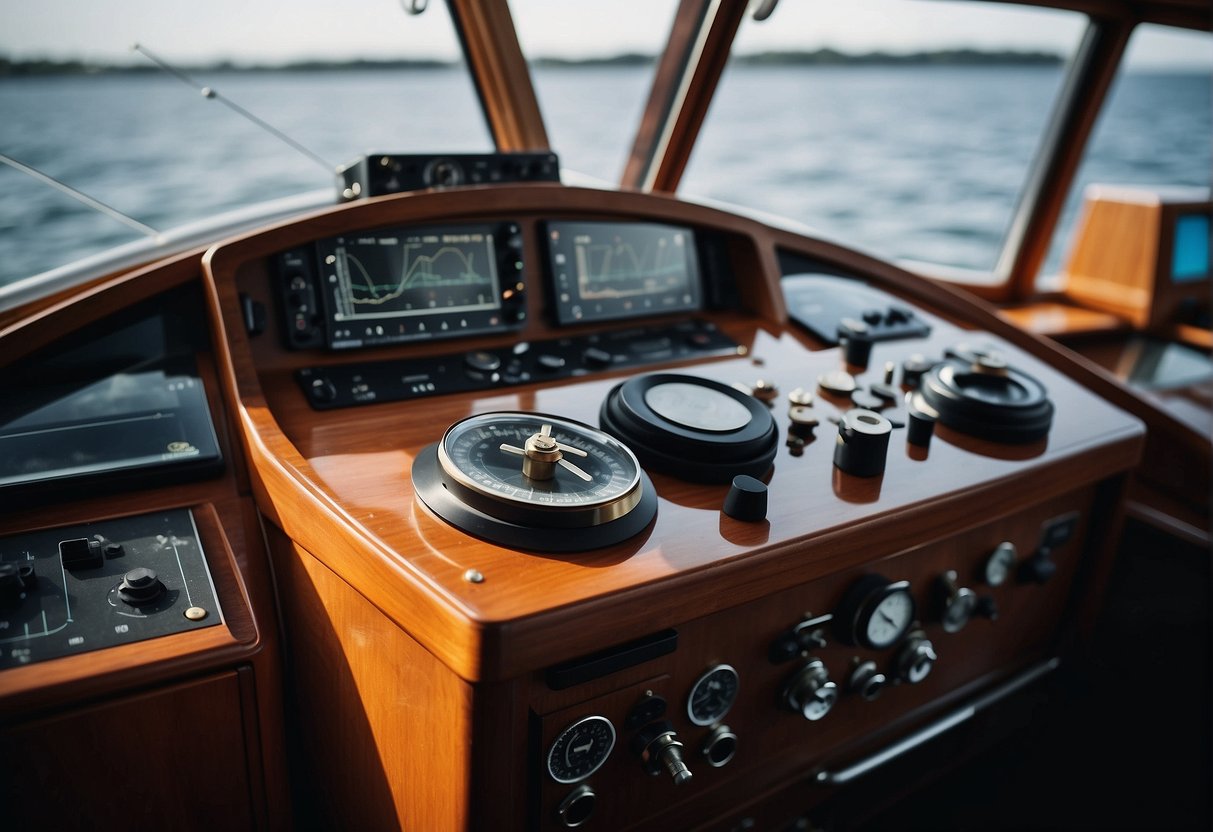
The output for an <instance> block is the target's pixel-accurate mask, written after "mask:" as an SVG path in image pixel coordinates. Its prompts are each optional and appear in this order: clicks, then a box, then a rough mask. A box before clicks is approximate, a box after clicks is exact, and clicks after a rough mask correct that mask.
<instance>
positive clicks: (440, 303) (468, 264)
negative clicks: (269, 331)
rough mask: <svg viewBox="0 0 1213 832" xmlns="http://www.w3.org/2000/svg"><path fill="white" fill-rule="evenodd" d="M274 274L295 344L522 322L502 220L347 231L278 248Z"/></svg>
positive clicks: (517, 242) (330, 344) (503, 328)
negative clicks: (288, 248)
mask: <svg viewBox="0 0 1213 832" xmlns="http://www.w3.org/2000/svg"><path fill="white" fill-rule="evenodd" d="M278 272H279V296H280V298H281V300H282V309H283V316H284V319H283V322H284V324H285V332H286V341H287V346H289V347H292V348H295V349H305V348H315V347H323V348H326V349H329V350H346V349H358V348H361V347H371V346H382V345H387V344H398V343H403V342H408V341H424V340H430V339H433V338H450V337H459V336H463V335H473V334H484V333H492V332H508V331H511V330H517V329H520V328H521V327H522V326H523V324H524V323H525V321H526V275H525V271H524V264H523V259H522V236H521V234H520V233H519V229H518V226H517V224H515V223H512V222H499V223H480V224H469V225H451V226H434V227H417V228H381V229H376V230H373V231H355V232H352V233H350V234H343V235H340V236H337V237H330V238H327V239H323V240H318V241H316V243H315V244H314V245H313V246H311V247H308V248H300V249H294V250H291V251H288V252H284V253H283V254H281V255H280V256H279V258H278Z"/></svg>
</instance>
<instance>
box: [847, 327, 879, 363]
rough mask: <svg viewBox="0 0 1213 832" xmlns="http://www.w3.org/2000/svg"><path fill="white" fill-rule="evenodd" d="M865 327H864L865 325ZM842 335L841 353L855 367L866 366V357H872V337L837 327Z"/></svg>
mask: <svg viewBox="0 0 1213 832" xmlns="http://www.w3.org/2000/svg"><path fill="white" fill-rule="evenodd" d="M865 329H866V327H865ZM839 334H840V335H841V336H842V339H843V341H842V354H843V357H844V358H845V359H846V362H847V363H848V364H852V365H854V366H856V367H867V366H868V359H869V358H871V357H872V339H871V338H869V337H868V335H867V334H866V332H865V333H862V334H861V333H858V332H855V331H853V330H849V329H848V330H844V329H842V328H840V329H839Z"/></svg>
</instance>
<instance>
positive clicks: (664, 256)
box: [547, 222, 702, 324]
mask: <svg viewBox="0 0 1213 832" xmlns="http://www.w3.org/2000/svg"><path fill="white" fill-rule="evenodd" d="M547 243H548V262H549V267H550V269H551V274H552V283H553V295H554V297H553V301H554V304H553V306H554V311H555V317H556V320H557V322H558V323H561V324H571V323H581V322H586V321H606V320H616V319H620V318H638V317H644V316H648V315H662V314H667V313H670V312H686V311H694V310H697V309H700V308H701V306H702V291H701V288H700V280H699V264H698V260H697V258H696V256H695V237H694V234H693V233H692V232H691V231H690V229H687V228H679V227H677V226H672V225H659V224H656V223H626V224H623V223H606V222H549V223H548V224H547Z"/></svg>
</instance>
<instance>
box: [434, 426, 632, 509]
mask: <svg viewBox="0 0 1213 832" xmlns="http://www.w3.org/2000/svg"><path fill="white" fill-rule="evenodd" d="M540 436H542V437H543V439H540V440H539V441H540V443H545V442H547V443H549V447H550V443H555V447H556V448H558V449H559V453H555V452H552V451H547V454H548V455H547V456H542V455H535V454H534V452H533V451H528V449H533V448H534V447H535V445H534V443H532V445H530V446H528V442H529V441H531V440H534V439H537V438H538V437H540ZM528 453H531V454H532V455H533V456H535V460H538V459H539V458H540V457H541V456H542V459H543V460H544V461H543V462H540V463H535V460H532V459H528V458H527V454H528ZM554 457H558V460H557V461H554V462H553V461H551V460H552V459H553V458H554ZM438 461H439V465H440V466H441V469H442V475H443V479H444V482H445V483H446V485H447V487H448V488H449V489H450V490H451V491H452V492H453V493H455V494H456V495H457V496H459V497H460V498H461V499H463V500H465V501H466V502H468V503H469V504H470V505H473V506H474V507H476V508H477V509H479V510H481V511H484V512H486V513H488V514H491V515H492V516H494V517H496V518H498V519H502V520H506V521H508V522H513V523H519V524H523V525H544V524H545V519H546V520H549V521H551V522H550V523H548V524H549V525H558V526H592V525H597V524H599V523H604V522H607V521H610V520H614V519H615V518H617V517H620V516H622V515H624V514H626V513H627V512H628V511H630V510H631V509H632V508H633V507H634V506H635V505H636V504H637V502H639V500H640V490H641V480H640V464H639V463H638V462H637V461H636V457H635V455H634V454H633V453H632V452H631V451H630V450H629V449H628V448H627V447H626V446H625V445H623V444H622V443H620V442H619V441H617V440H616V439H613V438H612V437H610V436H608V435H607V434H605V433H603V432H601V431H599V430H596V429H594V428H591V427H589V426H587V425H582V424H579V423H577V422H572V421H569V420H566V419H560V418H557V417H554V416H546V415H542V414H535V413H484V414H481V415H479V416H472V417H471V418H469V419H464V420H463V421H461V422H457V423H455V424H454V425H452V426H451V427H450V429H448V430H447V432H446V435H445V436H443V437H442V441H441V442H440V443H439V445H438ZM528 472H529V473H528Z"/></svg>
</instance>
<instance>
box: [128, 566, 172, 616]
mask: <svg viewBox="0 0 1213 832" xmlns="http://www.w3.org/2000/svg"><path fill="white" fill-rule="evenodd" d="M162 594H164V584H162V583H160V578H159V576H157V575H156V572H155V570H153V569H148V568H147V567H145V566H139V567H136V568H135V569H132V570H131V571H129V572H127V573H126V574H125V575H123V576H122V584H121V585H120V586H119V587H118V597H119V598H121V599H122V600H123V601H125V602H126V603H128V604H130V605H131V606H133V607H139V606H144V605H146V604H150V603H152V602H153V601H155V600H156V599H158V598H159V597H160V596H161V595H162Z"/></svg>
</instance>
